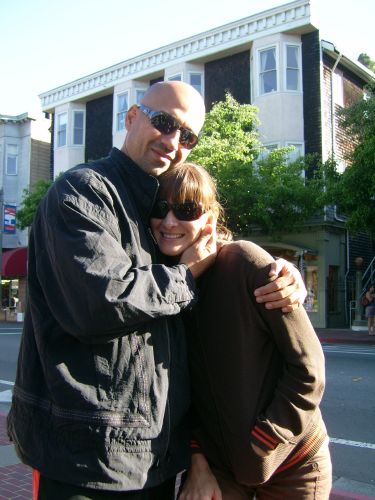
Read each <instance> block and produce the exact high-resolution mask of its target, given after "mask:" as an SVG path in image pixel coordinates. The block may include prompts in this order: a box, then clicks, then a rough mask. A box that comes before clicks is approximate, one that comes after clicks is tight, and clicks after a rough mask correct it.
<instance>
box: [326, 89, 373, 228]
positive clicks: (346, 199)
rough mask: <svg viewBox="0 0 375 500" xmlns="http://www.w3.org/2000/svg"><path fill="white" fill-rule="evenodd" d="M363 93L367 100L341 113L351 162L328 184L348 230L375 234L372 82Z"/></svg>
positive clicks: (362, 100)
mask: <svg viewBox="0 0 375 500" xmlns="http://www.w3.org/2000/svg"><path fill="white" fill-rule="evenodd" d="M366 92H367V97H366V99H361V100H360V101H358V102H356V103H354V104H353V105H352V106H350V107H349V108H345V109H344V110H343V111H342V112H341V117H342V125H343V127H344V128H345V129H346V131H347V133H348V134H349V136H350V137H351V140H352V142H353V144H355V147H354V149H353V152H352V153H351V154H350V157H349V160H350V162H351V165H350V166H349V167H348V168H347V169H346V170H345V172H344V173H343V174H342V175H341V176H340V178H339V182H337V183H336V184H334V185H333V186H331V188H330V195H331V198H332V199H335V200H336V201H337V204H338V205H339V207H340V210H341V211H343V212H344V213H345V214H347V216H348V227H349V229H351V230H353V231H355V232H357V231H368V232H369V233H371V234H372V235H373V237H375V217H374V214H375V83H373V84H372V85H370V86H368V87H367V91H366Z"/></svg>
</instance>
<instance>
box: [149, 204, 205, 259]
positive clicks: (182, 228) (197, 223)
mask: <svg viewBox="0 0 375 500" xmlns="http://www.w3.org/2000/svg"><path fill="white" fill-rule="evenodd" d="M211 222H212V213H211V212H210V211H209V212H206V213H204V214H203V215H201V216H200V217H199V219H197V220H193V221H184V220H179V219H177V217H176V216H175V214H174V213H173V211H172V210H169V212H168V213H167V215H166V216H165V217H164V219H158V218H155V217H151V220H150V225H151V230H152V233H153V235H154V238H155V240H156V242H157V244H158V246H159V249H160V251H161V252H162V253H163V254H165V255H169V256H171V257H177V256H179V255H181V254H182V253H183V252H184V251H185V250H186V249H187V248H188V247H189V246H190V245H191V244H192V243H194V242H195V241H196V240H197V239H198V238H199V236H200V234H201V231H202V229H203V228H204V227H205V225H206V224H208V223H211Z"/></svg>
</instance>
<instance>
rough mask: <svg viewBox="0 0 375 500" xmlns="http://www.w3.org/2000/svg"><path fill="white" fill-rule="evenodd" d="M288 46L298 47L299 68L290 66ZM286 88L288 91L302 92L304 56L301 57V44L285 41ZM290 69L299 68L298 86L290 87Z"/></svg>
mask: <svg viewBox="0 0 375 500" xmlns="http://www.w3.org/2000/svg"><path fill="white" fill-rule="evenodd" d="M288 47H295V48H296V49H297V64H298V66H297V68H289V67H288ZM284 61H285V64H284V66H285V67H284V82H285V83H284V88H285V91H286V92H301V90H302V57H301V44H299V43H285V44H284ZM288 69H293V70H297V88H296V89H288Z"/></svg>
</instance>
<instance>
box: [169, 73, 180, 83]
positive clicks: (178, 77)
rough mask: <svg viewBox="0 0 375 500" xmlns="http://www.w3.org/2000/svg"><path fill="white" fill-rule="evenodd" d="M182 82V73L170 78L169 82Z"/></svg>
mask: <svg viewBox="0 0 375 500" xmlns="http://www.w3.org/2000/svg"><path fill="white" fill-rule="evenodd" d="M181 80H182V75H181V73H180V74H178V75H172V76H168V81H170V82H171V81H176V82H181Z"/></svg>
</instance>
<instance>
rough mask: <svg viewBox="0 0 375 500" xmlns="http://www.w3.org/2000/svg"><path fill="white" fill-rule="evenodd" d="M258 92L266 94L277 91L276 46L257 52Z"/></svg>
mask: <svg viewBox="0 0 375 500" xmlns="http://www.w3.org/2000/svg"><path fill="white" fill-rule="evenodd" d="M259 62H260V71H259V93H260V94H268V93H269V92H276V91H277V70H276V47H271V48H269V49H265V50H261V51H260V52H259Z"/></svg>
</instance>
